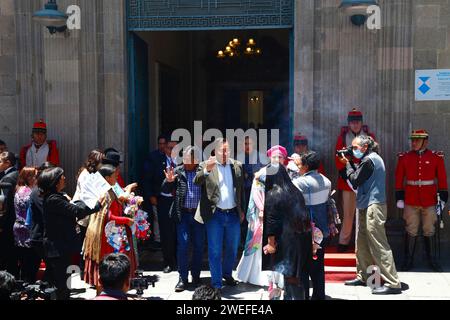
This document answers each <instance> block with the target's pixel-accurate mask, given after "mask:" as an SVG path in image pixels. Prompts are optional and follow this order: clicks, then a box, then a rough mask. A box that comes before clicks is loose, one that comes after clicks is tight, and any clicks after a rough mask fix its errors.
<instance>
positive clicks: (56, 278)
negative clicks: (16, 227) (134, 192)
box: [38, 167, 101, 300]
mask: <svg viewBox="0 0 450 320" xmlns="http://www.w3.org/2000/svg"><path fill="white" fill-rule="evenodd" d="M65 180H66V178H65V177H64V170H63V169H61V168H58V167H56V168H50V169H46V170H44V171H43V172H42V173H41V175H40V176H39V178H38V187H39V189H40V191H41V193H42V196H43V198H44V204H43V221H44V238H43V240H44V243H43V244H44V252H45V256H46V258H47V259H46V261H47V262H48V264H49V267H50V272H51V273H52V275H51V279H52V281H53V285H54V286H55V287H56V288H57V296H58V299H59V300H67V299H69V298H70V290H69V288H68V287H67V279H68V274H67V268H68V267H69V266H70V261H71V257H72V255H73V254H76V253H77V251H78V249H79V245H78V243H77V241H78V237H77V234H76V229H75V228H76V219H77V218H78V219H82V218H84V217H86V216H87V215H90V214H93V213H95V212H97V211H99V210H100V207H101V206H100V203H97V206H96V207H95V208H94V209H90V208H89V207H87V206H86V204H84V202H82V201H77V202H76V203H75V204H72V203H70V200H69V198H68V197H67V195H66V194H64V193H62V190H63V189H64V188H65Z"/></svg>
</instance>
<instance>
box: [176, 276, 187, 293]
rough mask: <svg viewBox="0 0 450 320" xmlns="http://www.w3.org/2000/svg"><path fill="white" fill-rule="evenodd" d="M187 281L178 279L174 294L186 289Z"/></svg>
mask: <svg viewBox="0 0 450 320" xmlns="http://www.w3.org/2000/svg"><path fill="white" fill-rule="evenodd" d="M187 283H188V282H187V280H183V279H181V278H180V280H178V283H177V285H176V286H175V292H183V291H184V290H185V289H186V284H187Z"/></svg>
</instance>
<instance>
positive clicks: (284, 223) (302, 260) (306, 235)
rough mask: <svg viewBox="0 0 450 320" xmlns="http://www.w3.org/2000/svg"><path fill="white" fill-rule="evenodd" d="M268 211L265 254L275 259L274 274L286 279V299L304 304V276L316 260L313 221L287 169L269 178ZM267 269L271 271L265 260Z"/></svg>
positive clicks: (266, 214) (267, 189)
mask: <svg viewBox="0 0 450 320" xmlns="http://www.w3.org/2000/svg"><path fill="white" fill-rule="evenodd" d="M269 167H270V165H269ZM264 208H265V210H264V211H265V213H264V238H263V241H264V243H263V245H264V249H263V251H264V254H265V255H273V256H271V261H272V263H271V264H272V270H274V271H277V272H280V273H282V274H283V275H284V299H285V300H304V299H305V292H304V288H303V283H302V281H301V278H302V277H301V275H302V273H303V272H304V271H305V270H306V269H307V268H308V265H309V264H310V261H311V259H312V237H311V224H310V217H309V215H308V212H307V210H306V205H305V199H304V198H303V195H302V193H301V192H300V190H298V189H297V188H296V187H295V186H294V184H293V183H292V182H291V179H290V177H289V175H288V173H287V171H286V169H285V168H284V167H283V166H279V167H278V168H277V170H276V173H275V174H273V175H268V176H267V178H266V199H265V205H264ZM266 241H267V242H266ZM266 243H267V245H266ZM263 269H264V270H267V261H266V262H265V261H264V260H263Z"/></svg>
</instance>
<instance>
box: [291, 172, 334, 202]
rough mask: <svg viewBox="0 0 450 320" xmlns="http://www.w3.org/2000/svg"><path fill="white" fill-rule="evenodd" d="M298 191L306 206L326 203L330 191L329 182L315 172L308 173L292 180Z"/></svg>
mask: <svg viewBox="0 0 450 320" xmlns="http://www.w3.org/2000/svg"><path fill="white" fill-rule="evenodd" d="M292 182H293V183H294V185H295V186H296V187H297V188H298V189H300V191H301V192H302V194H303V197H304V198H305V202H306V205H307V206H315V205H318V204H323V203H326V202H327V201H328V197H329V195H330V191H331V181H330V180H329V179H328V178H327V177H325V176H324V175H322V174H320V173H319V172H317V170H313V171H309V172H307V173H305V174H304V175H302V176H300V177H297V178H294V180H292Z"/></svg>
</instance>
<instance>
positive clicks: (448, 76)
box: [415, 69, 450, 101]
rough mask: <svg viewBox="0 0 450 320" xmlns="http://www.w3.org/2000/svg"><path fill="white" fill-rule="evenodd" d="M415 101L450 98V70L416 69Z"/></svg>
mask: <svg viewBox="0 0 450 320" xmlns="http://www.w3.org/2000/svg"><path fill="white" fill-rule="evenodd" d="M415 81H416V90H415V93H416V101H438V100H450V70H449V69H434V70H416V80H415Z"/></svg>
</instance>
